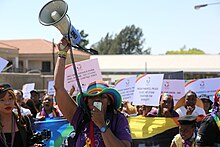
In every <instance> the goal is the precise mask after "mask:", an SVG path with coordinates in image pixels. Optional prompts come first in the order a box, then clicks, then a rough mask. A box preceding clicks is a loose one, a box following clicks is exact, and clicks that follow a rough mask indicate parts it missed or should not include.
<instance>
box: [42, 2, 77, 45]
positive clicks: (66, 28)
mask: <svg viewBox="0 0 220 147" xmlns="http://www.w3.org/2000/svg"><path fill="white" fill-rule="evenodd" d="M67 9H68V5H67V3H66V2H65V1H63V0H52V1H50V2H48V3H47V4H46V5H44V6H43V8H42V9H41V10H40V13H39V21H40V23H41V24H42V25H45V26H50V25H53V26H55V27H56V28H57V29H58V30H59V31H60V32H61V34H62V35H63V36H64V37H65V38H67V40H69V41H70V42H71V45H76V44H79V42H80V40H81V35H80V33H79V32H78V31H77V30H76V29H75V28H74V26H73V25H71V23H70V21H69V20H68V19H67V15H66V13H67Z"/></svg>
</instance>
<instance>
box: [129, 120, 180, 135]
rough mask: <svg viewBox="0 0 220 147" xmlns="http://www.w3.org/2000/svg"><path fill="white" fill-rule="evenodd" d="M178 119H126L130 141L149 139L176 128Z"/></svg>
mask: <svg viewBox="0 0 220 147" xmlns="http://www.w3.org/2000/svg"><path fill="white" fill-rule="evenodd" d="M177 119H178V118H166V117H142V116H134V117H133V116H131V117H128V122H129V126H130V130H131V135H132V139H143V138H149V137H152V136H154V135H157V134H159V133H162V132H164V131H166V130H168V129H172V128H175V127H178V125H177Z"/></svg>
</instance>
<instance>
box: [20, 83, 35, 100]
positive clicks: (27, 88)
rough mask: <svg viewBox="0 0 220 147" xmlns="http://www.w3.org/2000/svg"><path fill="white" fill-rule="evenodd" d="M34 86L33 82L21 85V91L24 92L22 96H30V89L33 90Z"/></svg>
mask: <svg viewBox="0 0 220 147" xmlns="http://www.w3.org/2000/svg"><path fill="white" fill-rule="evenodd" d="M34 87H35V83H27V84H24V85H23V86H22V92H23V94H24V95H23V97H24V98H25V99H27V98H31V94H30V91H31V90H34Z"/></svg>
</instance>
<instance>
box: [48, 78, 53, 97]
mask: <svg viewBox="0 0 220 147" xmlns="http://www.w3.org/2000/svg"><path fill="white" fill-rule="evenodd" d="M54 92H55V89H54V80H51V81H48V84H47V94H48V95H54Z"/></svg>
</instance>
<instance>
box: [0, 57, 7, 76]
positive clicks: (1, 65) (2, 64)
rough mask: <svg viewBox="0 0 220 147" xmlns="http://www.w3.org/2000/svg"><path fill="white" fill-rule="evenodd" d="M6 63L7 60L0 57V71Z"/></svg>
mask: <svg viewBox="0 0 220 147" xmlns="http://www.w3.org/2000/svg"><path fill="white" fill-rule="evenodd" d="M7 64H8V61H7V60H5V59H3V58H1V57H0V72H2V70H3V69H4V68H5V66H6V65H7Z"/></svg>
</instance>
